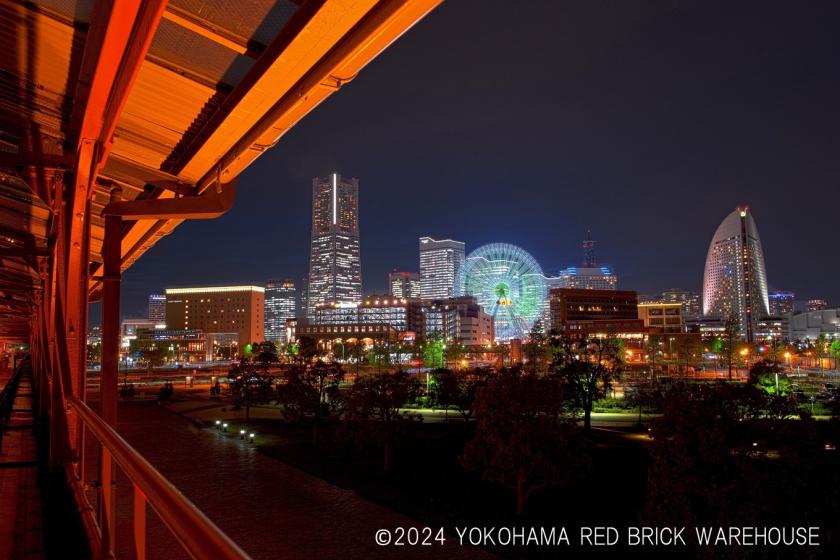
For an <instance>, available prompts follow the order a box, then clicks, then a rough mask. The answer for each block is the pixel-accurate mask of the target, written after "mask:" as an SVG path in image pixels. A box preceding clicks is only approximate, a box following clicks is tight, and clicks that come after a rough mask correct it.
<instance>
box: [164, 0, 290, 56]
mask: <svg viewBox="0 0 840 560" xmlns="http://www.w3.org/2000/svg"><path fill="white" fill-rule="evenodd" d="M172 4H173V5H175V6H177V7H179V8H181V9H183V10H185V11H187V12H190V13H191V14H193V15H195V16H197V17H199V18H201V19H204V20H206V21H208V22H209V23H211V24H213V25H215V26H218V27H221V28H223V29H226V30H228V31H229V32H231V33H233V34H234V35H238V36H239V37H242V38H243V39H246V40H249V39H250V40H254V41H256V42H258V43H260V44H263V45H267V44H268V43H270V42H271V40H272V39H273V38H274V37H275V36H276V35H277V34H278V33H279V32H280V29H282V28H283V26H284V25H286V22H287V21H289V18H291V17H292V15H293V14H294V13H295V10H297V6H296V5H295V4H294V3H292V2H289V1H288V0H279V1H275V0H245V1H239V2H230V1H228V0H172Z"/></svg>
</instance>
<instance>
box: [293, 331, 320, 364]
mask: <svg viewBox="0 0 840 560" xmlns="http://www.w3.org/2000/svg"><path fill="white" fill-rule="evenodd" d="M297 349H298V351H297V355H298V356H300V358H301V359H302V360H303V361H305V362H311V361H312V360H313V359H314V358H315V356H317V355H319V354H320V349H319V348H318V341H317V340H315V339H314V338H312V337H311V336H301V337H298V339H297Z"/></svg>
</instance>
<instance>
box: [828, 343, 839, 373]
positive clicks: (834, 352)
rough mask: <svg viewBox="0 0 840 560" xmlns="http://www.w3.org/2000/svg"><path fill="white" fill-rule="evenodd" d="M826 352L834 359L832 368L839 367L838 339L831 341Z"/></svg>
mask: <svg viewBox="0 0 840 560" xmlns="http://www.w3.org/2000/svg"><path fill="white" fill-rule="evenodd" d="M828 353H829V355H831V357H832V358H833V359H834V369H840V340H834V341H832V343H831V345H830V346H829V347H828Z"/></svg>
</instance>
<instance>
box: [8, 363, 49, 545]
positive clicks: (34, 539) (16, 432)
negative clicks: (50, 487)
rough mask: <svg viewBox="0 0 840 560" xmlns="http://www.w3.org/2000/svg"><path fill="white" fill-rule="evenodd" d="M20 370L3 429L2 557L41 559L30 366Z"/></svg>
mask: <svg viewBox="0 0 840 560" xmlns="http://www.w3.org/2000/svg"><path fill="white" fill-rule="evenodd" d="M21 373H22V376H21V379H20V383H19V385H18V387H17V388H15V387H14V386H11V387H10V388H9V389H10V391H9V396H8V403H9V404H11V412H10V414H9V416H8V419H9V420H8V423H7V424H6V427H5V430H4V431H3V432H0V558H9V559H10V560H39V559H42V558H44V557H45V554H44V531H43V515H42V500H41V490H40V488H39V486H38V463H37V459H36V446H35V433H34V432H35V426H34V419H33V414H32V398H31V397H32V377H31V370H30V369H29V368H27V367H24V368H23V371H22V372H21ZM10 379H11V378H6V379H2V380H0V385H2V386H3V388H4V389H5V387H6V385H7V384H8V383H9V381H10ZM0 405H2V403H0Z"/></svg>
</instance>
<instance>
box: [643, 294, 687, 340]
mask: <svg viewBox="0 0 840 560" xmlns="http://www.w3.org/2000/svg"><path fill="white" fill-rule="evenodd" d="M638 309H639V319H641V320H642V321H643V323H644V326H645V327H646V328H647V329H648V332H649V333H653V334H674V333H683V332H685V318H684V316H683V311H684V308H683V304H682V303H678V302H674V303H665V302H660V303H640V304H639V305H638Z"/></svg>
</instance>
